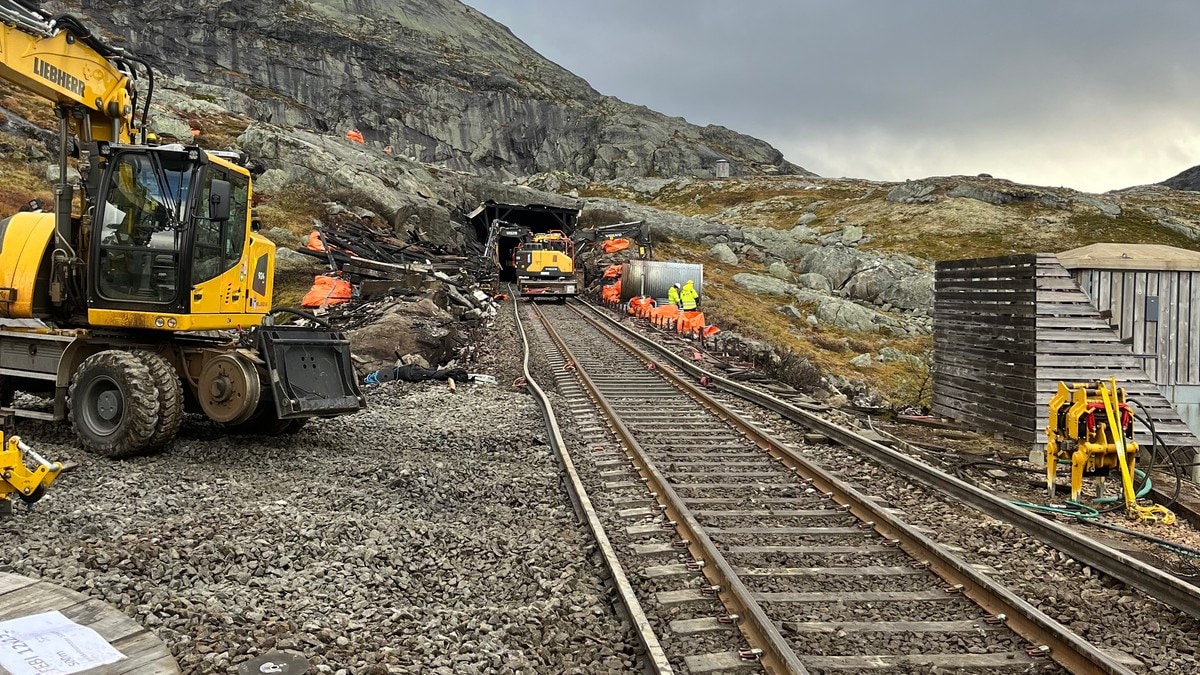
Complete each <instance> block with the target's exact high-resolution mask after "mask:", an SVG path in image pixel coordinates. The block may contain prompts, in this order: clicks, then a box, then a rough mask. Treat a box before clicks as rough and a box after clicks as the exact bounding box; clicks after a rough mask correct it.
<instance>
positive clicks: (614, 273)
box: [604, 265, 621, 279]
mask: <svg viewBox="0 0 1200 675" xmlns="http://www.w3.org/2000/svg"><path fill="white" fill-rule="evenodd" d="M619 276H621V266H620V265H609V266H608V269H606V270H604V278H605V279H612V278H614V277H619Z"/></svg>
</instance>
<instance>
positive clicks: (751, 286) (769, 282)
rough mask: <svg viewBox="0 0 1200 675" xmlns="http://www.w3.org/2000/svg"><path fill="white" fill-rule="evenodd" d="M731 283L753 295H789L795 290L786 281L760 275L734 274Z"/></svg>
mask: <svg viewBox="0 0 1200 675" xmlns="http://www.w3.org/2000/svg"><path fill="white" fill-rule="evenodd" d="M733 283H735V284H737V285H738V286H741V287H742V288H744V289H746V290H747V291H750V292H751V293H753V294H755V295H791V294H792V293H793V291H794V290H795V288H796V287H795V286H793V285H791V284H789V283H787V282H786V281H783V280H781V279H776V278H775V277H764V276H762V275H761V274H735V275H733Z"/></svg>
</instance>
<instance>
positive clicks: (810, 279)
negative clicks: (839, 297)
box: [796, 272, 833, 293]
mask: <svg viewBox="0 0 1200 675" xmlns="http://www.w3.org/2000/svg"><path fill="white" fill-rule="evenodd" d="M796 285H797V286H800V287H802V288H809V289H812V290H814V291H820V292H822V293H828V292H830V291H831V290H833V287H832V286H830V285H829V280H828V279H826V278H825V277H824V276H823V275H821V274H817V273H816V272H809V273H807V274H801V275H800V276H798V277H796Z"/></svg>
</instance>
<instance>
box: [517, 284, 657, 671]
mask: <svg viewBox="0 0 1200 675" xmlns="http://www.w3.org/2000/svg"><path fill="white" fill-rule="evenodd" d="M513 315H514V317H515V318H516V321H517V332H518V333H520V335H521V344H522V345H523V349H524V352H523V355H522V361H521V372H522V374H523V375H524V377H525V385H526V388H527V389H528V390H529V393H530V394H531V395H532V396H533V400H534V402H535V403H537V406H538V408H539V409H540V410H541V412H542V420H543V421H544V422H545V424H546V433H547V437H548V438H549V441H550V447H551V449H553V450H554V454H555V456H557V457H558V461H559V464H560V465H561V466H562V468H563V471H564V472H565V473H566V479H567V480H566V481H565V484H566V488H567V494H569V495H570V497H571V504H572V506H574V508H575V514H576V516H578V518H579V519H580V520H581V521H583V522H586V523H587V526H588V529H589V530H591V533H592V538H593V539H594V540H595V541H596V546H597V547H598V548H599V550H600V553H601V555H602V556H603V557H604V564H605V565H606V566H607V567H608V571H609V574H610V575H611V576H612V582H613V586H614V588H615V589H616V591H617V595H618V597H619V598H620V600H621V605H622V606H623V607H624V608H625V613H626V616H627V617H628V618H629V620H630V622H631V623H632V624H633V626H634V629H635V630H636V631H637V635H638V641H639V642H641V643H642V648H643V649H645V650H646V656H647V658H648V659H649V661H650V663H649V664H647V665H649V666H650V667H652V668H653V669H654V671H653V672H655V673H658V675H674V672H675V670H674V669H673V668H672V667H671V662H670V661H669V660H668V659H667V654H666V651H665V650H664V649H663V648H662V644H661V643H660V642H659V641H658V636H657V635H656V634H655V633H654V628H653V626H651V625H650V620H649V619H648V618H647V617H646V613H645V612H644V611H643V610H642V604H641V602H639V601H638V599H637V595H636V594H635V593H634V592H633V586H632V585H631V584H630V583H629V577H628V576H627V575H626V574H625V568H624V567H623V566H622V565H621V561H620V560H618V558H617V551H616V549H615V548H614V547H613V545H612V542H611V541H610V540H609V538H608V534H607V533H606V532H605V531H604V525H603V523H601V522H600V516H599V515H598V514H597V513H596V509H595V508H594V507H593V506H592V501H591V499H589V498H588V494H587V489H586V488H584V485H583V481H582V479H580V477H579V472H577V471H576V470H575V463H574V462H573V461H572V460H571V454H570V451H569V450H568V449H567V443H566V441H565V440H564V439H563V436H562V429H561V428H560V427H559V425H558V417H557V416H556V415H555V414H554V407H553V406H552V405H551V404H550V399H549V397H547V396H546V393H545V391H543V390H542V388H541V387H540V386H539V385H538V383H537V381H536V380H534V379H533V374H532V373H531V372H530V371H529V355H530V349H529V338H528V336H527V335H526V333H525V325H524V323H522V321H521V311H520V309H519V306H518V304H517V303H515V302H514V303H513Z"/></svg>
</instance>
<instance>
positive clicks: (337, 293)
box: [300, 275, 354, 309]
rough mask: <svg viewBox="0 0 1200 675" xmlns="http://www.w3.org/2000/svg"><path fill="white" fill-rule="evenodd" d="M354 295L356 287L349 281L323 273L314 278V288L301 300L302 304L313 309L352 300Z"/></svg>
mask: <svg viewBox="0 0 1200 675" xmlns="http://www.w3.org/2000/svg"><path fill="white" fill-rule="evenodd" d="M353 295H354V287H353V286H351V285H350V282H349V281H346V280H345V279H339V278H337V277H331V276H324V275H323V276H319V277H314V278H313V285H312V290H310V291H309V292H308V293H307V294H306V295H305V296H304V299H303V300H302V301H300V306H301V307H308V308H310V309H311V308H314V307H324V306H327V305H340V304H342V303H343V302H350V298H351V297H353Z"/></svg>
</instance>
